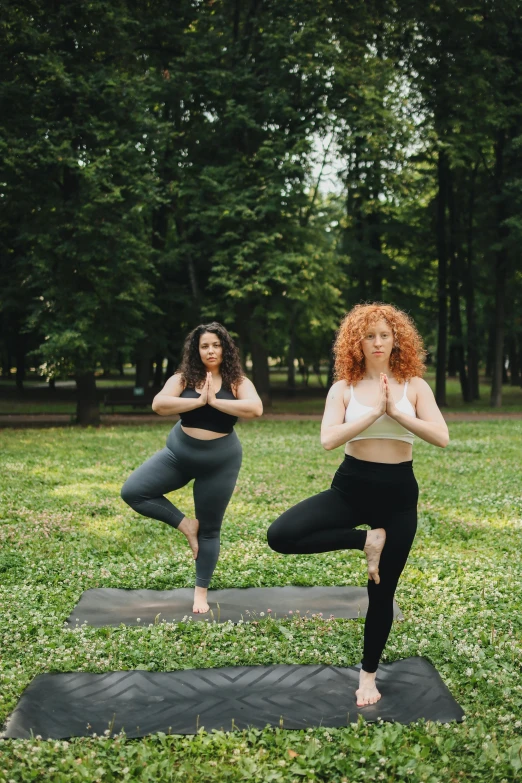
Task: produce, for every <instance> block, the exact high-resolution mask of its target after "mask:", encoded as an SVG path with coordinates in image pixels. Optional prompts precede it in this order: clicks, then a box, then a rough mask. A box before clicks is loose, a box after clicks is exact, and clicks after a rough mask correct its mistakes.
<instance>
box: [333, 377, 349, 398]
mask: <svg viewBox="0 0 522 783" xmlns="http://www.w3.org/2000/svg"><path fill="white" fill-rule="evenodd" d="M341 397H342V399H343V401H344V403H345V404H347V403H348V402H349V401H350V384H349V383H348V381H346V380H344V378H341V380H340V381H336V382H335V383H334V384H332V386H331V387H330V391H329V392H328V399H329V400H335V399H337V398H341Z"/></svg>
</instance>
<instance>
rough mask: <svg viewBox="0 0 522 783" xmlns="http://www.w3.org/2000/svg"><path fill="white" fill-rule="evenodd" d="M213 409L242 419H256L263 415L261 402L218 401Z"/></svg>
mask: <svg viewBox="0 0 522 783" xmlns="http://www.w3.org/2000/svg"><path fill="white" fill-rule="evenodd" d="M212 407H213V408H216V410H218V411H223V413H228V414H230V416H240V417H241V418H242V419H255V418H257V417H258V416H262V415H263V403H262V402H261V400H218V399H217V398H216V400H215V401H214V402H213V403H212Z"/></svg>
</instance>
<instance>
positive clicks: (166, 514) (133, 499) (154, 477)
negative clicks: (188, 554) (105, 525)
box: [121, 448, 197, 557]
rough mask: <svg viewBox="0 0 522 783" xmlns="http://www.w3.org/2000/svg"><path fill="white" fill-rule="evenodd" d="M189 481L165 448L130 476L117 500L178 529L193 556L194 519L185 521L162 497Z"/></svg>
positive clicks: (195, 541) (195, 544)
mask: <svg viewBox="0 0 522 783" xmlns="http://www.w3.org/2000/svg"><path fill="white" fill-rule="evenodd" d="M191 478H192V476H190V475H188V474H187V473H185V472H184V471H183V470H181V468H180V466H179V462H178V460H177V458H176V455H175V454H173V452H172V451H171V450H170V449H168V448H165V449H162V450H161V451H158V452H157V454H154V455H153V456H152V457H151V458H150V459H148V460H147V461H146V462H144V463H143V465H140V467H139V468H136V470H135V471H134V472H133V473H131V475H130V476H129V478H128V479H127V481H126V482H125V484H124V485H123V487H122V488H121V497H122V499H123V500H124V501H125V503H127V504H128V505H129V506H130V507H131V508H133V509H134V511H137V512H138V514H141V515H142V516H144V517H149V518H151V519H158V520H160V521H161V522H165V523H166V524H167V525H171V527H176V528H178V529H179V530H180V532H182V533H183V534H184V535H185V536H186V537H187V539H188V542H189V544H190V547H191V549H192V552H193V554H194V557H196V556H197V520H190V519H187V518H186V517H185V515H184V514H183V512H182V511H180V510H179V508H177V507H176V506H175V505H174V504H173V503H171V502H170V500H167V498H166V497H164V494H165V493H166V492H172V491H173V490H175V489H180V488H181V487H184V486H185V484H188V482H189V481H190V479H191Z"/></svg>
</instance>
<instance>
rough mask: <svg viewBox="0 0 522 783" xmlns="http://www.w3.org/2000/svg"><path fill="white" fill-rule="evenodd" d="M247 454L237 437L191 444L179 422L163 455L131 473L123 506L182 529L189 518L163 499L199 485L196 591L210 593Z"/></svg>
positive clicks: (196, 489) (196, 499) (196, 495)
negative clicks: (222, 535)
mask: <svg viewBox="0 0 522 783" xmlns="http://www.w3.org/2000/svg"><path fill="white" fill-rule="evenodd" d="M242 453H243V452H242V448H241V443H240V442H239V438H238V437H237V435H236V433H235V432H231V433H230V434H229V435H225V436H224V437H222V438H216V439H215V440H198V439H197V438H191V437H190V435H187V434H186V433H185V432H183V430H182V429H181V424H180V423H179V422H178V423H177V424H176V425H175V426H174V427H173V428H172V430H171V431H170V433H169V435H168V438H167V448H165V449H162V450H161V451H158V453H157V454H154V456H153V457H151V458H150V459H148V460H147V461H146V462H144V463H143V465H141V466H140V467H139V468H136V470H135V471H134V472H133V473H131V475H130V476H129V478H128V479H127V481H126V482H125V484H124V485H123V487H122V489H121V496H122V498H123V500H124V501H125V502H126V503H128V504H129V506H130V507H131V508H133V509H134V511H137V512H138V514H142V515H143V516H144V517H151V518H152V519H159V520H160V521H161V522H166V523H167V525H172V527H177V526H178V525H179V523H180V522H181V520H182V519H183V517H184V516H185V514H184V513H183V512H182V511H180V510H179V508H176V506H174V505H173V504H172V503H171V502H170V500H167V498H166V497H164V494H165V493H166V492H172V491H173V490H175V489H179V488H180V487H184V486H185V484H188V482H189V481H191V479H195V481H194V489H193V492H194V505H195V507H196V517H197V519H198V520H199V534H198V540H199V552H198V558H197V560H196V585H197V586H198V587H208V586H209V584H210V580H211V578H212V574H213V573H214V569H215V567H216V563H217V561H218V557H219V543H220V542H219V533H220V530H221V522H222V521H223V516H224V514H225V511H226V508H227V506H228V503H229V501H230V498H231V497H232V493H233V491H234V487H235V485H236V479H237V476H238V473H239V469H240V467H241V458H242Z"/></svg>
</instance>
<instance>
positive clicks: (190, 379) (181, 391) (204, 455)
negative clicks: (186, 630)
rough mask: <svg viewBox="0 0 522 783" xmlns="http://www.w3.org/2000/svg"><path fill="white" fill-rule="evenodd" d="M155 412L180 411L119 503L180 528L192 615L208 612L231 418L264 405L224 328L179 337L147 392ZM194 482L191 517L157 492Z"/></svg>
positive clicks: (234, 456) (229, 468) (232, 458)
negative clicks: (158, 380)
mask: <svg viewBox="0 0 522 783" xmlns="http://www.w3.org/2000/svg"><path fill="white" fill-rule="evenodd" d="M152 409H153V410H154V411H155V412H156V413H159V414H160V416H169V415H171V414H173V413H179V416H180V421H178V422H177V423H176V425H175V426H174V427H173V428H172V430H171V431H170V433H169V435H168V437H167V446H166V448H164V449H162V450H161V451H159V452H158V453H157V454H155V455H154V456H153V457H151V458H150V459H149V460H147V462H145V463H144V464H143V465H141V466H140V467H139V468H137V469H136V470H135V471H134V473H132V474H131V476H130V477H129V478H128V479H127V481H126V482H125V484H124V485H123V487H122V490H121V496H122V498H123V500H124V501H125V502H126V503H128V504H129V506H131V507H132V508H133V509H134V510H135V511H137V512H138V513H139V514H142V515H143V516H145V517H151V518H152V519H159V520H161V521H162V522H166V523H167V524H168V525H171V526H172V527H175V528H177V529H178V530H179V531H180V532H181V533H183V534H184V535H185V536H186V538H187V540H188V542H189V544H190V547H191V549H192V552H193V555H194V560H195V561H196V587H195V592H194V606H193V610H192V611H193V612H195V613H204V612H208V609H209V607H208V603H207V590H208V586H209V584H210V580H211V578H212V574H213V573H214V569H215V567H216V563H217V561H218V557H219V545H220V541H219V534H220V530H221V523H222V521H223V516H224V514H225V511H226V508H227V506H228V503H229V500H230V498H231V497H232V493H233V491H234V487H235V485H236V479H237V476H238V473H239V469H240V467H241V456H242V450H241V443H240V442H239V438H238V437H237V435H236V433H235V432H234V425H235V423H236V422H237V419H238V416H242V417H243V418H255V417H256V416H261V414H262V413H263V404H262V402H261V400H260V398H259V396H258V394H257V392H256V390H255V387H254V384H253V383H252V382H251V381H249V380H248V378H246V377H245V375H244V374H243V370H242V369H241V362H240V360H239V353H238V350H237V348H236V346H235V344H234V341H233V340H232V338H231V336H230V334H229V333H228V332H227V330H226V329H225V327H224V326H222V325H221V324H219V323H217V322H216V321H213V322H212V323H210V324H202V325H201V326H197V327H196V328H195V329H193V331H192V332H191V333H190V334H189V335H188V337H187V338H186V340H185V346H184V349H183V357H182V361H181V365H180V368H179V370H178V372H177V373H175V375H173V376H172V378H169V380H168V381H167V382H166V384H165V386H164V387H163V389H162V390H161V391H160V392H159V394H157V395H156V396H155V397H154V400H153V402H152ZM191 479H195V481H194V489H193V492H194V504H195V508H196V518H195V519H192V518H189V517H186V516H185V515H184V514H183V512H182V511H180V510H179V509H178V508H176V506H174V505H173V504H172V503H171V502H170V500H167V498H166V497H164V494H165V493H166V492H172V491H173V490H175V489H179V488H180V487H184V486H185V484H188V482H189V481H190V480H191Z"/></svg>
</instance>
